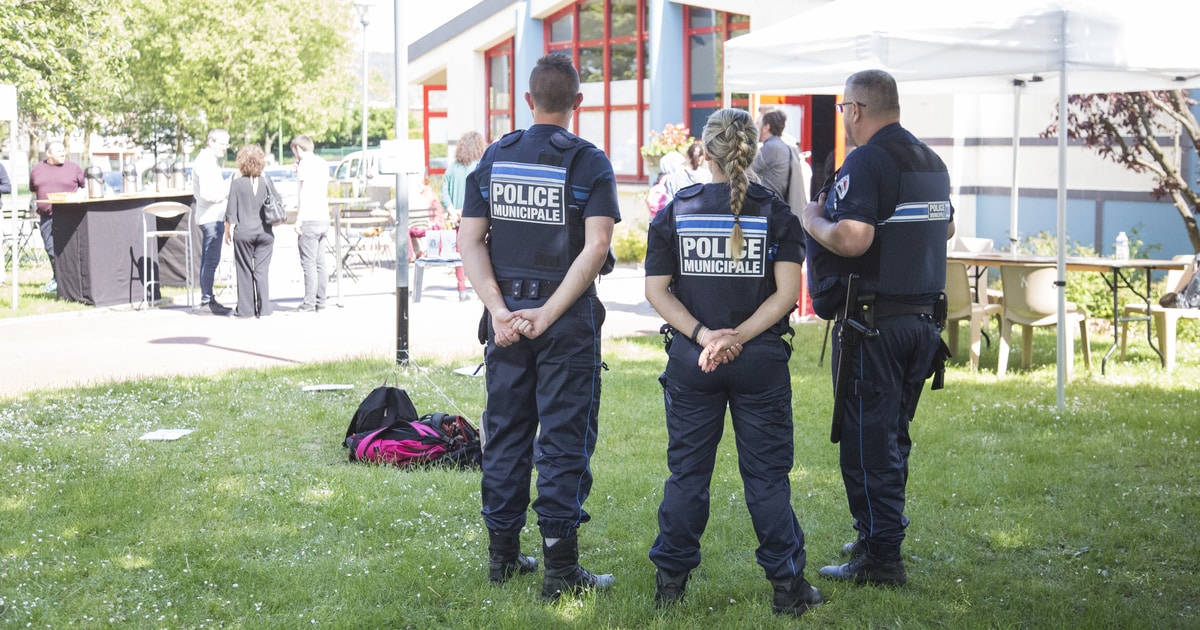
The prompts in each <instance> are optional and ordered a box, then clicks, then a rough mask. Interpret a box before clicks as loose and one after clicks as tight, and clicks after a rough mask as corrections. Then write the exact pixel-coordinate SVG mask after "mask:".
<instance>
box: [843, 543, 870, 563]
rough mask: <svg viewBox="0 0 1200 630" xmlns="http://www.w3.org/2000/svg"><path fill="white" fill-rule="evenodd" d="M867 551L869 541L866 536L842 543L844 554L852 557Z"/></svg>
mask: <svg viewBox="0 0 1200 630" xmlns="http://www.w3.org/2000/svg"><path fill="white" fill-rule="evenodd" d="M865 553H867V541H866V539H864V538H859V539H858V540H855V541H854V542H848V543H846V544H844V545H842V555H843V556H847V557H849V558H851V559H853V558H857V557H859V556H861V555H863V554H865Z"/></svg>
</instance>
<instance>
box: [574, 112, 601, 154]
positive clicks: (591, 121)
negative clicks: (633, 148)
mask: <svg viewBox="0 0 1200 630" xmlns="http://www.w3.org/2000/svg"><path fill="white" fill-rule="evenodd" d="M575 133H577V134H579V137H581V138H583V139H585V140H587V141H589V142H591V143H592V144H594V145H596V146H598V147H603V146H605V145H607V144H608V143H607V142H605V137H604V112H603V111H593V112H580V113H579V129H578V130H576V131H575Z"/></svg>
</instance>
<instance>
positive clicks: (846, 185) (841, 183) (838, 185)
mask: <svg viewBox="0 0 1200 630" xmlns="http://www.w3.org/2000/svg"><path fill="white" fill-rule="evenodd" d="M833 191H834V192H835V193H836V194H837V198H838V199H845V198H846V193H848V192H850V176H849V175H843V176H842V177H841V178H839V179H838V180H837V182H835V183H834V185H833Z"/></svg>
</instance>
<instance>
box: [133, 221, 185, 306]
mask: <svg viewBox="0 0 1200 630" xmlns="http://www.w3.org/2000/svg"><path fill="white" fill-rule="evenodd" d="M184 215H187V221H183V220H180V223H185V225H184V226H183V228H182V229H180V228H179V227H178V226H177V227H176V229H174V230H160V229H158V220H159V219H174V218H177V217H181V216H184ZM147 219H149V220H150V221H152V222H153V223H154V229H149V228H147V227H146V220H147ZM159 237H164V238H174V237H183V238H184V239H186V242H187V263H186V272H185V274H186V275H185V282H186V285H187V300H188V306H191V305H192V209H191V207H190V206H187V205H184V204H182V203H179V202H177V201H159V202H155V203H152V204H150V205H148V206H146V207H145V208H143V209H142V244H143V247H144V248H145V253H144V255H143V256H142V305H143V306H144V307H147V308H148V307H149V306H151V305H152V304H153V299H154V286H155V285H160V288H161V284H162V283H161V282H160V281H159V278H158V274H157V273H155V271H154V265H153V264H152V263H151V261H150V255H151V252H157V249H158V248H157V247H156V245H157V240H158V238H159ZM151 239H154V240H153V241H152V240H151ZM152 243H153V244H152Z"/></svg>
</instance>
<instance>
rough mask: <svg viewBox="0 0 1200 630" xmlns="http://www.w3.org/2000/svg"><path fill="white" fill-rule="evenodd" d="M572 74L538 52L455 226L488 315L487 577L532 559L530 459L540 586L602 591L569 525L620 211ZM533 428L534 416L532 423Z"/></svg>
mask: <svg viewBox="0 0 1200 630" xmlns="http://www.w3.org/2000/svg"><path fill="white" fill-rule="evenodd" d="M582 100H583V95H582V94H580V92H579V74H578V73H577V72H576V70H575V68H574V66H572V65H571V61H570V59H569V58H568V57H564V56H561V55H547V56H545V57H543V58H542V59H540V60H538V63H537V66H536V67H535V68H534V69H533V71H532V72H531V73H530V76H529V92H527V93H526V94H525V102H526V103H528V105H529V107H530V109H531V110H532V111H533V122H534V124H533V126H531V127H530V128H529V129H526V130H523V131H516V132H513V133H510V134H508V135H506V136H504V137H503V138H501V139H500V140H499V141H498V142H496V144H494V145H492V146H491V147H489V148H488V150H487V152H486V153H484V155H483V158H482V159H481V160H480V162H479V166H478V167H477V168H476V169H475V171H473V172H472V173H471V174H470V175H469V176H468V177H467V190H466V199H465V201H464V207H463V212H462V217H463V218H462V224H461V226H460V227H459V237H458V242H459V250H460V252H461V253H462V259H463V266H464V268H465V269H466V272H467V276H468V277H469V278H470V280H471V285H472V286H473V287H474V288H475V293H476V295H478V296H479V298H480V300H482V301H483V303H484V306H486V307H487V312H488V313H489V314H490V318H489V321H488V346H487V351H486V363H487V391H488V396H487V408H486V411H485V414H484V417H483V427H484V434H485V435H486V436H487V442H486V443H485V446H484V451H483V482H482V498H483V510H482V513H483V518H484V522H485V523H486V524H487V528H488V579H490V580H491V581H493V582H497V583H500V582H504V581H505V580H507V579H508V578H509V577H511V576H513V575H515V574H518V573H528V572H531V571H533V570H535V569H536V568H537V561H536V560H535V559H533V558H530V557H528V556H525V555H524V554H522V553H521V551H520V538H519V536H520V532H521V528H522V527H523V526H524V525H525V513H526V510H527V508H528V506H529V496H530V492H529V483H530V477H531V473H532V466H533V464H535V463H536V465H537V468H538V480H537V488H538V493H537V495H538V496H537V500H535V501H534V502H533V509H534V511H535V512H537V514H538V528H539V529H540V530H541V534H542V537H543V547H542V549H543V553H544V554H545V562H546V569H545V577H544V579H543V582H542V597H543V598H544V599H547V600H553V599H557V598H558V597H559V596H560V595H561V594H563V593H565V592H570V591H576V590H579V589H587V588H606V587H608V586H610V585H611V584H612V583H613V577H612V576H611V575H593V574H592V573H589V572H588V571H587V570H585V569H583V568H582V567H580V566H579V547H578V540H577V538H576V530H577V528H578V527H579V525H580V524H581V523H584V522H587V520H588V518H589V515H588V513H587V512H586V511H584V509H583V502H584V500H586V499H587V496H588V493H589V491H590V490H591V486H592V474H591V470H590V468H589V465H588V460H589V458H590V457H591V454H592V452H593V451H594V450H595V447H596V432H597V414H598V412H599V409H600V367H601V362H600V326H601V324H602V323H603V322H604V315H605V311H604V307H603V305H601V303H600V301H599V299H597V297H596V288H595V285H594V284H593V281H594V280H595V278H596V275H597V273H599V271H600V269H601V267H602V266H603V264H604V263H605V261H606V258H607V255H608V252H609V245H610V243H611V241H612V230H613V224H614V223H615V222H616V221H618V220H620V212H619V210H618V207H617V189H616V180H615V179H614V177H613V171H612V164H611V163H610V162H609V160H608V158H607V157H606V156H605V155H604V153H603V152H602V151H600V150H599V149H597V148H596V147H595V146H593V145H592V144H591V143H589V142H587V141H585V140H582V139H581V138H579V137H578V136H575V135H574V134H572V133H570V132H568V131H567V130H566V129H567V125H568V124H569V123H570V120H571V115H572V112H574V111H575V109H576V108H577V107H579V104H580V102H581V101H582ZM539 425H540V426H539Z"/></svg>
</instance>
